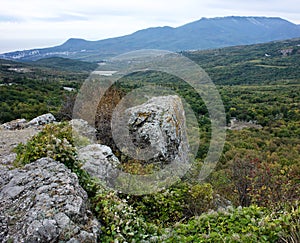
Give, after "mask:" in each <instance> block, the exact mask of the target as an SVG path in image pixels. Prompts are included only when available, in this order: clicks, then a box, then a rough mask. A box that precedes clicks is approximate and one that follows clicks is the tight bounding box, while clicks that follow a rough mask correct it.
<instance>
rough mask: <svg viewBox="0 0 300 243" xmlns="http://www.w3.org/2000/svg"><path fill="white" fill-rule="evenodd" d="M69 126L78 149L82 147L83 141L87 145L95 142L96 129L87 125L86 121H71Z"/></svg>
mask: <svg viewBox="0 0 300 243" xmlns="http://www.w3.org/2000/svg"><path fill="white" fill-rule="evenodd" d="M69 124H70V125H71V126H72V130H73V136H74V137H75V143H76V146H77V147H78V148H80V147H84V143H85V141H84V140H87V142H88V143H95V142H96V129H95V128H94V127H92V126H91V125H89V124H88V122H87V121H85V120H83V119H73V120H71V121H70V122H69ZM85 145H87V144H85Z"/></svg>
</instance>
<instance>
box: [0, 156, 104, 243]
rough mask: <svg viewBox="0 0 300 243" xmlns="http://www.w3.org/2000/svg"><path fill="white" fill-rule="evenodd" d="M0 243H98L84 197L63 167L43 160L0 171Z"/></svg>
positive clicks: (85, 194)
mask: <svg viewBox="0 0 300 243" xmlns="http://www.w3.org/2000/svg"><path fill="white" fill-rule="evenodd" d="M0 178H1V180H0V208H1V212H0V219H1V220H0V242H97V235H98V233H99V232H98V231H99V226H100V225H99V222H98V221H97V220H96V219H95V218H94V217H93V215H92V213H91V212H90V211H89V205H88V197H87V193H86V192H85V191H84V190H83V189H82V188H81V186H80V185H79V183H78V178H77V176H76V175H75V174H74V173H72V172H71V171H70V170H69V169H67V168H66V167H65V165H63V164H61V163H58V162H56V161H54V160H52V159H50V158H42V159H39V160H37V161H36V162H33V163H31V164H28V165H26V166H25V167H23V168H22V169H14V170H8V169H7V168H6V167H4V166H3V167H1V170H0Z"/></svg>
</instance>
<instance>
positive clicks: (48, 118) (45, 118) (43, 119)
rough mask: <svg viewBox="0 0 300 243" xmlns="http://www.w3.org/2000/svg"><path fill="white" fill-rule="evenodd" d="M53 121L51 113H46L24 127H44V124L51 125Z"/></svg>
mask: <svg viewBox="0 0 300 243" xmlns="http://www.w3.org/2000/svg"><path fill="white" fill-rule="evenodd" d="M54 121H55V117H54V116H53V115H52V114H51V113H47V114H44V115H41V116H38V117H36V118H34V119H32V120H31V121H29V122H28V123H27V124H26V126H38V125H45V124H49V123H52V122H54Z"/></svg>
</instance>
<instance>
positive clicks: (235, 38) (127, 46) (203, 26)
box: [0, 17, 300, 61]
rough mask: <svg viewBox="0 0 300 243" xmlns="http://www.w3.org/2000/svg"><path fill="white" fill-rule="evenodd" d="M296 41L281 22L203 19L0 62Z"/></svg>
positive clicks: (296, 31)
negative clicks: (175, 26)
mask: <svg viewBox="0 0 300 243" xmlns="http://www.w3.org/2000/svg"><path fill="white" fill-rule="evenodd" d="M295 37H300V27H299V25H296V24H293V23H291V22H288V21H286V20H284V19H281V18H267V17H224V18H212V19H207V18H202V19H200V20H198V21H195V22H192V23H188V24H185V25H183V26H179V27H177V28H172V27H168V26H165V27H154V28H148V29H144V30H139V31H137V32H135V33H133V34H130V35H126V36H121V37H117V38H110V39H105V40H99V41H87V40H83V39H74V38H72V39H69V40H68V41H66V42H65V43H64V44H62V45H60V46H56V47H50V48H44V49H33V50H27V51H17V52H11V53H5V54H2V55H0V58H4V59H13V60H37V59H41V58H46V57H53V56H56V57H57V56H59V57H68V58H72V59H81V60H86V61H100V60H103V59H105V58H107V57H112V56H115V55H118V54H121V53H125V52H129V51H134V50H139V49H163V50H170V51H182V50H203V49H212V48H220V47H226V46H234V45H245V44H255V43H264V42H268V41H274V40H284V39H290V38H295Z"/></svg>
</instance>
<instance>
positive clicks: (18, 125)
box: [1, 119, 27, 130]
mask: <svg viewBox="0 0 300 243" xmlns="http://www.w3.org/2000/svg"><path fill="white" fill-rule="evenodd" d="M26 124H27V121H26V119H16V120H13V121H10V122H6V123H4V124H2V125H1V128H2V129H6V130H18V129H23V128H25V127H26Z"/></svg>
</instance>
